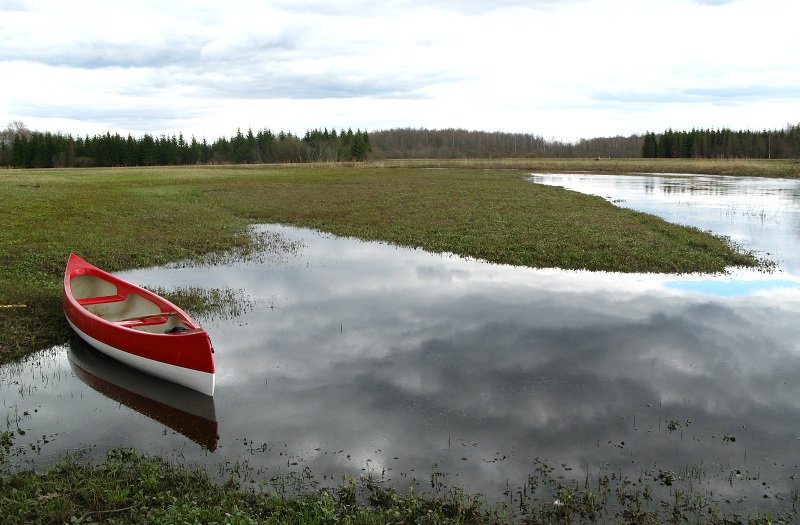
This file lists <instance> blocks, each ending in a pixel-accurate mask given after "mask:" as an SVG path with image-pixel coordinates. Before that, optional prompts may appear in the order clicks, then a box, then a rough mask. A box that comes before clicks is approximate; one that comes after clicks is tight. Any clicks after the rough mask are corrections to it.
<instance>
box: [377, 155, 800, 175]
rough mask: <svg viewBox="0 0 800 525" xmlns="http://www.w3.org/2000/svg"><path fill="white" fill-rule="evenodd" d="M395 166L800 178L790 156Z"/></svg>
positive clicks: (799, 166) (401, 163)
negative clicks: (765, 158)
mask: <svg viewBox="0 0 800 525" xmlns="http://www.w3.org/2000/svg"><path fill="white" fill-rule="evenodd" d="M383 164H384V165H385V166H394V167H411V166H414V167H453V168H456V167H460V168H466V167H469V168H483V169H515V170H516V169H519V170H528V171H532V172H538V173H542V172H549V171H553V172H566V171H591V172H597V173H618V174H624V173H705V174H711V175H736V176H746V177H783V178H792V179H796V178H800V160H790V159H775V160H764V159H606V158H603V159H453V160H438V159H433V160H425V159H420V160H405V159H402V160H401V159H398V160H388V161H385V162H384V163H383Z"/></svg>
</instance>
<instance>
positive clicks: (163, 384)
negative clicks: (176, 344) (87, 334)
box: [67, 341, 219, 451]
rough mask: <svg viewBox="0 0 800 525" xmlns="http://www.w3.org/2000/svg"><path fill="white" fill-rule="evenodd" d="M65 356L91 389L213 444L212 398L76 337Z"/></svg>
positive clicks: (203, 443)
mask: <svg viewBox="0 0 800 525" xmlns="http://www.w3.org/2000/svg"><path fill="white" fill-rule="evenodd" d="M67 357H68V358H69V364H70V367H71V368H72V372H73V373H74V374H75V377H77V378H78V379H80V380H81V381H83V382H84V383H85V384H86V385H87V386H89V387H91V388H92V389H94V390H95V391H97V392H99V393H101V394H103V395H104V396H106V397H107V398H109V399H112V400H114V401H117V402H119V403H122V404H123V405H125V406H127V407H129V408H131V409H132V410H135V411H136V412H139V413H140V414H143V415H145V416H147V417H149V418H151V419H153V420H155V421H158V422H159V423H161V424H164V425H166V426H168V427H169V428H171V429H173V430H175V431H177V432H179V433H181V434H183V435H184V436H186V437H188V438H189V439H191V440H192V441H194V442H195V443H197V444H199V445H200V446H202V447H204V448H206V449H208V450H211V451H213V450H215V449H216V448H217V441H218V439H219V435H218V434H217V418H216V413H215V410H214V398H212V397H209V396H206V395H202V394H200V393H198V392H195V391H193V390H189V389H187V388H183V387H181V386H179V385H176V384H174V383H170V382H168V381H163V380H161V379H158V378H156V377H153V376H151V375H148V374H144V373H142V372H139V371H137V370H134V369H133V368H131V367H129V366H125V365H123V364H122V363H120V362H118V361H115V360H113V359H110V358H108V357H106V356H104V355H102V354H100V353H99V352H97V351H95V350H93V349H91V348H89V347H87V346H86V345H84V344H82V343H80V342H77V341H76V342H74V343H72V344H71V345H70V347H69V351H68V353H67Z"/></svg>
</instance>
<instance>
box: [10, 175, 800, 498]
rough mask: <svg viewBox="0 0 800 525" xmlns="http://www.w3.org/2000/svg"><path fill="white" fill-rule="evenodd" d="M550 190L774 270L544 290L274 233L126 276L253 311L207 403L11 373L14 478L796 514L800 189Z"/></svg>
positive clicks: (169, 393) (162, 391)
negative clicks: (208, 294)
mask: <svg viewBox="0 0 800 525" xmlns="http://www.w3.org/2000/svg"><path fill="white" fill-rule="evenodd" d="M532 180H533V181H534V182H537V183H544V184H557V185H561V186H565V187H567V188H570V189H576V190H580V191H585V192H588V193H596V194H598V195H601V196H603V197H606V198H609V199H611V200H613V201H615V202H618V203H619V204H620V205H623V206H630V207H634V208H636V209H641V210H643V211H648V212H650V213H655V214H658V215H662V214H664V216H665V217H667V218H668V219H669V220H672V221H674V222H681V223H686V224H691V225H694V226H697V227H700V228H702V229H711V230H713V231H714V232H715V233H719V234H723V235H729V236H730V237H731V238H732V239H733V240H735V241H736V242H739V243H741V244H742V245H743V246H745V247H746V248H749V249H754V250H757V251H759V252H760V254H763V255H768V256H769V257H771V258H773V260H776V261H777V262H778V269H777V271H775V272H773V273H764V272H759V271H742V270H738V271H734V272H732V273H730V274H728V275H719V276H694V275H681V276H677V275H643V274H634V275H626V274H609V273H590V272H573V271H562V270H557V269H542V270H534V269H529V268H518V267H510V266H500V265H492V264H487V263H484V262H480V261H473V260H465V259H462V258H459V257H455V256H449V255H433V254H429V253H426V252H423V251H419V250H409V249H405V248H398V247H394V246H389V245H385V244H380V243H367V242H362V241H358V240H354V239H344V238H337V237H334V236H331V235H326V234H322V233H319V232H314V231H309V230H303V229H298V228H293V227H287V226H280V225H264V226H259V227H257V228H258V230H259V231H261V232H267V234H268V235H272V236H274V237H275V238H276V239H280V243H281V246H283V247H285V248H286V249H282V250H278V251H275V252H270V251H267V252H265V253H263V254H261V255H260V256H259V257H256V258H254V259H252V260H250V261H247V262H241V261H238V262H237V261H231V260H225V259H224V258H223V259H221V260H220V261H217V264H213V265H211V264H210V265H208V266H205V267H182V266H181V265H175V266H174V267H169V268H150V269H143V270H137V271H131V272H126V273H124V274H121V276H122V277H123V278H125V279H128V280H131V281H133V282H135V283H137V284H141V285H144V286H147V287H150V288H159V289H162V290H170V289H180V288H189V287H196V286H199V285H202V286H204V287H207V288H214V289H221V290H228V291H230V293H229V295H228V296H229V297H232V298H235V299H236V300H239V301H241V307H240V308H235V309H231V310H229V311H228V315H224V316H216V317H214V316H208V317H206V318H205V319H203V318H201V320H202V321H203V325H204V327H205V328H206V329H207V330H208V332H209V333H210V335H211V338H212V340H213V343H214V347H215V349H216V354H215V360H216V365H217V390H216V395H215V397H214V398H213V399H212V398H208V397H205V396H202V395H199V394H195V393H193V392H189V391H186V390H184V389H182V388H180V387H176V386H174V385H171V384H168V383H164V382H161V381H159V380H155V379H153V378H149V377H146V376H143V375H141V374H139V373H137V372H135V371H132V370H129V369H128V368H126V367H124V366H122V365H118V364H117V363H115V362H113V361H111V360H109V359H107V358H105V357H103V356H100V355H98V354H97V353H96V352H94V351H93V350H91V349H88V348H87V347H85V346H84V345H83V344H82V343H80V342H79V341H77V339H75V340H73V341H70V342H65V344H64V345H62V346H58V347H55V348H52V349H49V350H45V351H43V352H42V353H40V354H38V355H37V356H34V358H32V359H30V360H28V361H26V362H24V363H22V364H17V365H12V366H6V367H3V368H0V385H2V386H1V387H0V388H1V389H2V398H3V410H4V412H5V415H6V418H5V419H6V427H7V428H8V429H9V430H13V431H15V432H16V433H17V435H16V437H15V442H14V445H15V454H14V456H13V458H12V461H13V462H14V463H16V464H18V465H21V466H27V465H30V466H35V467H39V468H43V467H46V466H47V465H49V464H51V463H52V462H53V461H55V460H57V459H59V458H60V457H62V456H63V454H64V453H65V452H67V451H83V452H85V453H87V454H89V455H93V456H97V457H101V456H102V455H103V454H104V453H105V450H106V449H108V448H110V447H118V446H132V447H136V448H138V449H140V450H142V451H143V452H146V453H158V454H167V455H178V456H179V457H181V458H183V459H185V460H187V461H189V462H190V463H193V464H198V465H203V466H205V467H206V468H207V469H208V470H209V472H210V473H211V474H212V475H216V476H219V477H220V478H226V477H228V476H231V475H233V474H235V475H236V476H238V477H240V478H241V479H244V480H248V481H253V482H254V483H260V482H263V481H264V480H268V479H269V478H271V477H273V476H276V475H279V474H286V473H288V472H300V473H302V472H303V471H304V469H306V468H308V469H309V471H310V472H313V473H314V475H315V476H316V478H317V479H318V480H321V481H323V482H324V481H325V480H332V481H333V482H336V481H338V480H340V479H341V476H342V475H343V474H354V475H356V476H357V475H359V474H366V473H369V474H372V475H374V476H376V477H379V478H381V479H383V480H385V481H387V482H388V483H392V484H395V485H397V486H400V487H402V486H405V485H407V484H409V483H419V484H420V485H421V486H422V487H428V488H430V487H431V486H432V485H433V486H434V487H433V488H436V485H437V483H443V484H447V485H448V486H458V487H463V488H464V489H465V490H466V491H468V492H479V493H482V494H484V495H485V496H486V498H487V500H489V501H498V502H500V501H506V502H511V503H512V504H513V503H514V502H515V501H519V500H520V499H521V498H524V497H525V495H526V494H527V492H528V491H530V490H538V489H537V487H534V486H533V485H532V484H531V482H530V480H531V476H532V475H534V474H535V473H537V472H538V473H540V474H541V473H542V472H543V468H544V467H543V465H547V467H546V471H547V476H549V477H551V478H553V479H555V480H558V483H561V484H563V485H574V486H581V487H584V486H597V485H598V484H601V483H602V482H603V481H602V480H603V479H609V478H610V479H616V480H619V479H621V478H624V479H626V480H632V486H633V487H639V488H640V489H641V488H642V487H644V486H652V487H653V490H655V491H657V492H658V491H660V495H661V497H664V498H666V499H669V498H672V497H674V495H675V493H676V491H678V490H680V491H685V492H686V493H687V494H694V495H697V496H698V497H702V498H707V499H708V500H710V501H713V502H717V503H719V504H721V505H723V506H730V507H731V508H743V509H748V510H753V509H756V510H757V509H765V510H770V509H775V508H787V507H788V508H791V506H792V505H793V504H794V503H795V502H796V501H797V499H798V488H800V483H798V481H797V478H798V476H800V466H798V464H800V459H798V458H800V454H798V451H800V427H798V424H797V422H798V421H800V380H798V379H797V378H798V377H800V323H798V322H797V320H798V319H799V318H800V250H798V246H800V186H798V183H797V182H796V181H794V182H793V181H775V180H769V179H757V180H756V181H757V182H756V181H751V180H750V179H744V180H741V179H736V180H735V181H733V180H729V179H726V178H724V177H722V178H720V177H684V178H672V177H670V178H660V177H645V176H642V177H611V176H584V175H553V176H541V175H537V176H534V177H532ZM734 182H735V183H734ZM759 183H760V185H759ZM23 432H24V434H23ZM432 481H433V483H431V482H432ZM539 488H541V487H539ZM545 496H546V494H545Z"/></svg>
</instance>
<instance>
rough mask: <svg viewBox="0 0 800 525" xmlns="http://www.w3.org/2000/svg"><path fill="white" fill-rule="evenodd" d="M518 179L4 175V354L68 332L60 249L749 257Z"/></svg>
mask: <svg viewBox="0 0 800 525" xmlns="http://www.w3.org/2000/svg"><path fill="white" fill-rule="evenodd" d="M509 162H512V161H509ZM554 162H557V163H563V161H554ZM576 162H577V161H576ZM403 164H406V163H403ZM524 173H525V172H524V171H518V169H516V168H514V169H475V168H472V167H470V168H447V169H436V170H432V169H424V168H419V167H408V166H405V165H403V166H400V167H389V168H387V167H381V166H375V165H333V166H332V165H298V166H231V167H175V168H123V169H70V170H67V169H54V170H25V171H20V170H9V171H0V202H2V203H3V211H2V215H0V305H9V304H14V305H25V306H24V307H16V308H0V360H1V361H8V360H10V359H14V358H19V357H20V356H23V355H26V354H28V353H31V352H34V351H36V350H39V349H41V348H43V347H45V346H47V345H49V344H53V343H61V342H63V341H65V340H66V339H67V338H68V337H69V330H68V328H67V325H66V323H64V321H63V315H62V313H61V307H60V289H61V279H62V275H63V269H64V264H65V262H66V259H67V255H68V254H69V252H71V251H72V252H75V253H77V254H79V255H81V256H82V257H84V258H86V259H87V260H89V261H90V262H92V263H94V264H96V265H97V266H100V267H102V268H104V269H106V270H109V271H117V270H122V269H127V268H134V267H142V266H148V265H160V264H164V263H167V262H172V261H177V260H180V259H185V258H188V259H196V258H197V257H199V256H202V255H203V254H220V253H222V252H225V251H229V253H230V254H232V257H233V258H246V257H248V256H249V255H250V254H252V253H253V250H254V249H258V250H268V251H269V250H273V251H289V252H291V251H292V250H293V249H296V247H292V246H288V245H286V243H285V242H284V241H282V240H281V239H279V238H265V239H261V240H259V239H256V242H255V243H254V241H253V238H252V236H251V235H250V234H249V232H248V228H247V225H248V224H252V223H288V224H295V225H299V226H305V227H310V228H317V229H320V230H324V231H328V232H332V233H335V234H339V235H346V236H355V237H359V238H362V239H370V240H381V241H388V242H391V243H395V244H398V245H403V246H413V247H419V248H423V249H425V250H429V251H431V252H452V253H456V254H460V255H463V256H469V257H475V258H479V259H483V260H486V261H491V262H496V263H504V264H513V265H524V266H532V267H561V268H571V269H589V270H609V271H620V272H679V273H680V272H717V271H721V270H723V269H724V268H725V267H726V266H728V265H736V264H739V265H753V264H756V261H755V260H754V259H753V258H752V257H751V256H748V255H745V254H741V253H737V252H736V251H735V250H732V249H731V248H730V247H729V246H728V245H727V244H726V243H725V242H724V241H723V240H721V239H718V238H715V237H712V236H710V235H708V234H706V233H704V232H701V231H698V230H696V229H690V228H685V227H681V226H676V225H672V224H669V223H667V222H665V221H663V220H661V219H658V218H656V217H654V216H651V215H646V214H642V213H638V212H633V211H630V210H624V209H620V208H617V207H615V206H613V205H611V204H609V203H608V202H606V201H605V200H603V199H601V198H598V197H590V196H585V195H582V194H579V193H575V192H569V191H566V190H563V189H560V188H555V187H547V186H540V185H534V184H531V183H529V182H526V181H525V180H524V179H523V175H524Z"/></svg>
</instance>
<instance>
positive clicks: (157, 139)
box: [0, 121, 800, 168]
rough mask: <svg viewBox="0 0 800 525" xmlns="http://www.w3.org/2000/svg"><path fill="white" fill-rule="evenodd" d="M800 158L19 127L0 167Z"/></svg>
mask: <svg viewBox="0 0 800 525" xmlns="http://www.w3.org/2000/svg"><path fill="white" fill-rule="evenodd" d="M508 157H528V158H537V157H549V158H569V157H573V158H581V157H584V158H587V157H594V158H597V157H613V158H637V157H645V158H656V157H665V158H680V157H685V158H800V124H798V125H791V124H790V125H787V126H786V127H785V128H784V129H780V130H772V131H733V130H731V129H727V128H724V129H718V130H712V129H704V130H701V129H692V130H691V131H677V130H672V129H668V130H666V131H664V132H663V133H654V132H648V133H645V134H644V135H635V134H634V135H630V136H627V137H624V136H615V137H597V138H591V139H581V140H579V141H577V142H563V141H558V140H555V139H551V140H546V139H545V138H544V137H542V136H539V135H533V134H529V133H503V132H485V131H469V130H464V129H454V128H450V129H425V128H397V129H389V130H383V131H374V132H371V133H369V134H368V133H367V132H366V131H361V130H357V131H355V132H353V131H352V130H350V129H348V130H347V131H344V130H341V131H337V130H336V129H331V130H328V129H327V128H325V129H313V130H309V131H306V133H305V135H303V137H302V138H301V137H299V136H297V135H294V134H292V133H286V132H283V131H281V132H279V133H273V132H272V131H270V130H269V129H262V130H259V131H257V132H255V133H254V132H253V131H252V130H251V129H248V130H247V132H245V133H243V132H242V131H241V130H237V132H236V134H235V135H232V136H231V137H221V138H218V139H216V140H214V141H213V142H208V141H206V139H202V140H200V141H198V140H197V139H196V138H195V137H191V138H189V139H188V140H187V139H186V138H185V137H184V136H183V134H182V133H179V134H177V135H174V134H173V135H171V136H166V135H160V136H153V135H149V134H145V135H143V136H141V137H134V136H132V135H130V134H129V135H127V136H122V135H120V134H118V133H114V134H112V133H105V134H100V135H95V136H92V137H90V136H86V137H80V136H78V137H73V136H72V135H67V134H62V133H50V132H39V131H31V130H29V129H28V128H27V127H26V126H25V125H24V124H23V123H22V122H18V121H17V122H12V123H10V124H9V125H8V126H7V128H6V129H4V130H2V131H0V166H12V167H18V168H47V167H73V166H74V167H91V166H155V165H159V166H168V165H188V164H249V163H284V162H338V161H361V160H364V159H367V158H370V159H389V158H434V159H436V158H440V159H442V158H447V159H450V158H508Z"/></svg>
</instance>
